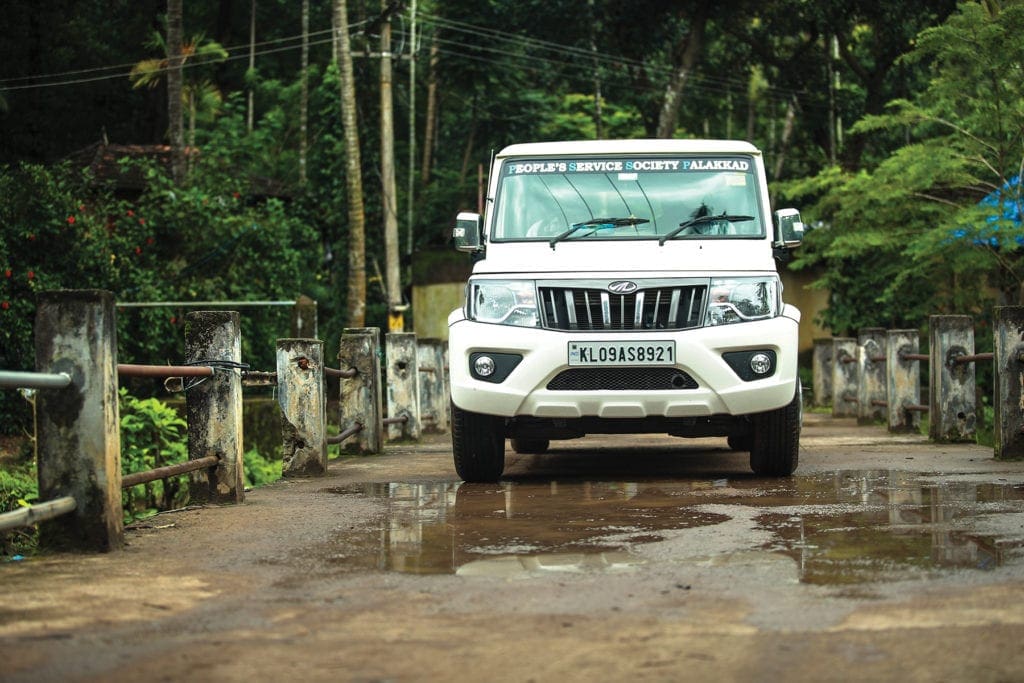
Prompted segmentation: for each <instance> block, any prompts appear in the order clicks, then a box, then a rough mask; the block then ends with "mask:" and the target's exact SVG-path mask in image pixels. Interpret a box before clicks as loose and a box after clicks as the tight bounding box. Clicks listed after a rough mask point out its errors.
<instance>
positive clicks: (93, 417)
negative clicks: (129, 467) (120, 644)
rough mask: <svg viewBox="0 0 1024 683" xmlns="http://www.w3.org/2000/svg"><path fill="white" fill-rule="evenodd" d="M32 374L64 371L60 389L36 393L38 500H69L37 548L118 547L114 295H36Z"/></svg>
mask: <svg viewBox="0 0 1024 683" xmlns="http://www.w3.org/2000/svg"><path fill="white" fill-rule="evenodd" d="M36 302H37V307H36V321H35V340H36V370H37V371H38V372H45V373H54V374H56V373H61V372H65V373H67V374H68V375H70V376H71V384H70V386H68V387H65V388H64V389H41V390H39V391H38V393H37V394H36V439H37V441H36V445H37V449H38V453H39V465H38V467H39V470H38V476H39V500H40V501H43V502H45V501H49V500H52V499H54V498H58V497H62V496H72V497H73V498H74V499H75V505H76V507H75V510H74V512H70V513H68V514H66V515H62V516H60V517H57V518H56V519H53V520H51V521H48V522H44V523H42V524H41V525H40V529H39V541H40V544H41V545H42V546H43V547H46V548H50V549H55V550H56V549H60V550H94V551H95V550H99V551H102V552H107V551H110V550H116V549H118V548H120V547H122V546H123V545H124V526H123V521H122V520H123V513H122V511H121V440H120V431H119V427H120V411H119V409H118V403H117V400H118V399H117V337H116V335H117V324H116V318H115V313H114V297H113V295H112V294H111V293H110V292H106V291H100V290H76V291H51V292H42V293H40V294H39V295H38V297H37V299H36Z"/></svg>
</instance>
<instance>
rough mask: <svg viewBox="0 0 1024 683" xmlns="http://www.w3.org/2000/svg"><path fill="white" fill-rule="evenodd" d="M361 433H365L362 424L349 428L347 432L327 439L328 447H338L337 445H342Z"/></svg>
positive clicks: (358, 423)
mask: <svg viewBox="0 0 1024 683" xmlns="http://www.w3.org/2000/svg"><path fill="white" fill-rule="evenodd" d="M361 431H363V425H362V423H361V422H357V423H356V424H355V426H353V427H349V428H348V429H346V430H345V431H343V432H340V433H338V434H337V435H335V436H329V437H327V439H326V441H327V445H329V446H336V445H338V444H340V443H341V442H342V441H344V440H345V439H347V438H349V437H350V436H355V435H356V434H358V433H359V432H361Z"/></svg>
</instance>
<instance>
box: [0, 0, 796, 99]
mask: <svg viewBox="0 0 1024 683" xmlns="http://www.w3.org/2000/svg"><path fill="white" fill-rule="evenodd" d="M417 19H418V21H421V22H422V24H423V25H425V26H428V27H433V28H434V29H435V31H437V33H435V35H434V36H433V40H434V41H436V42H437V43H438V44H439V45H440V46H441V47H439V48H438V52H440V53H441V54H444V55H447V56H449V57H452V58H455V59H460V60H465V61H470V62H476V63H483V64H487V65H490V66H497V67H501V68H507V69H514V68H517V67H518V68H522V69H532V70H534V71H541V70H543V71H544V72H548V71H549V70H550V69H551V68H557V69H559V70H560V71H561V72H562V73H563V74H564V75H574V74H575V75H578V76H589V75H590V74H592V73H593V69H594V65H597V66H598V67H599V68H602V69H603V70H602V77H603V78H604V79H605V80H606V81H611V82H623V83H626V84H628V85H631V86H633V87H636V84H635V82H633V80H632V79H631V77H630V76H629V71H630V70H631V69H632V70H637V69H643V70H645V71H646V72H647V73H649V74H651V75H653V76H656V77H663V78H664V77H668V76H669V75H671V74H672V73H673V71H674V69H673V68H672V67H671V66H669V65H659V64H651V63H650V62H647V61H643V60H638V59H633V58H630V57H626V56H623V55H610V54H607V53H595V52H593V51H591V50H590V49H586V48H581V47H574V46H571V45H565V44H561V43H556V42H552V41H546V40H542V39H539V38H533V37H529V36H522V35H517V34H513V33H510V32H507V31H501V30H499V29H492V28H488V27H483V26H476V25H474V24H469V23H466V22H460V21H456V20H453V19H446V18H443V17H439V16H436V15H432V14H429V13H417ZM371 23H373V20H364V21H362V22H358V23H355V24H351V25H350V26H349V29H350V35H351V36H353V37H355V36H358V35H360V34H361V35H363V36H365V37H367V38H371V39H372V38H374V35H373V34H368V33H366V32H365V30H363V29H362V28H361V27H364V26H366V25H367V24H371ZM446 32H452V33H455V34H456V36H455V37H452V38H449V37H445V33H446ZM333 33H334V30H333V29H323V30H319V31H313V32H311V33H309V34H308V35H309V36H310V37H312V38H314V39H313V40H308V41H307V43H308V44H309V45H310V46H316V45H324V44H328V43H331V42H333ZM325 35H326V36H327V37H326V38H321V39H316V37H317V36H325ZM395 36H396V37H397V38H398V39H400V40H401V41H407V40H408V41H411V40H412V37H411V36H409V35H408V31H407V29H405V28H404V26H401V27H399V28H398V29H397V30H396V32H395ZM460 36H469V37H471V38H480V37H487V38H490V39H492V40H494V41H497V42H500V44H499V45H493V46H487V45H479V44H473V43H469V42H464V41H463V40H459V39H457V38H458V37H460ZM301 40H302V35H301V34H299V35H292V36H285V37H282V38H276V39H272V40H266V41H261V42H260V43H257V44H256V45H257V47H258V48H265V49H257V50H256V51H255V53H254V54H255V56H256V57H261V56H266V55H271V54H278V53H282V52H287V51H290V50H297V49H301ZM297 41H299V42H297ZM417 44H418V46H419V45H422V42H421V41H417ZM501 45H504V46H505V47H501ZM268 46H273V47H268ZM249 50H250V46H249V45H248V44H245V45H236V46H231V47H228V48H225V51H227V52H228V57H226V58H205V59H204V58H197V57H192V58H191V59H189V61H187V62H186V63H185V64H183V65H182V69H183V70H189V69H196V68H200V67H203V66H207V65H210V64H222V63H224V62H233V61H237V60H241V59H248V57H249ZM531 51H533V52H531ZM537 51H539V52H542V53H544V54H536V52H537ZM236 52H237V54H235V53H236ZM474 53H476V54H474ZM480 53H483V54H480ZM552 53H554V54H552ZM484 55H493V58H489V57H487V56H484ZM133 66H135V64H119V65H112V66H104V67H94V68H90V69H77V70H73V71H63V72H56V73H51V74H43V75H35V76H19V77H13V78H6V79H0V91H3V92H12V91H19V90H31V89H39V88H48V87H61V86H67V85H80V84H86V83H93V82H98V81H105V80H112V79H122V78H129V77H130V75H131V74H130V71H124V69H126V68H127V69H130V68H131V67H133ZM115 70H119V71H116V73H107V72H110V71H115ZM168 71H170V67H165V68H162V69H158V70H156V71H155V73H156V74H163V73H166V72H168ZM83 74H98V75H94V76H83V77H81V78H71V79H68V78H66V77H67V76H76V75H83ZM57 79H62V80H57ZM25 80H38V81H43V82H36V83H28V84H23V85H17V84H16V83H19V82H21V81H25ZM11 83H15V85H6V84H11ZM687 87H688V88H692V89H694V90H697V91H703V92H706V93H711V94H715V95H719V94H725V95H729V94H735V93H737V92H743V91H744V90H745V89H746V87H747V82H746V81H745V80H741V79H729V78H717V77H713V76H709V75H707V74H703V73H700V72H696V71H695V72H694V73H691V74H690V76H689V78H688V82H687ZM650 89H651V91H652V92H655V91H657V92H660V91H661V89H662V88H661V86H660V85H653V84H652V85H651V86H650ZM766 92H767V94H768V95H769V96H773V95H774V97H775V98H777V99H778V98H784V99H789V98H791V97H794V96H795V97H797V98H798V99H799V100H800V101H801V104H802V106H805V107H806V106H808V104H809V103H808V102H807V101H806V99H807V98H808V97H809V93H808V92H806V91H797V90H791V89H787V88H782V87H778V86H771V85H770V86H768V87H767V88H766ZM811 106H813V105H811Z"/></svg>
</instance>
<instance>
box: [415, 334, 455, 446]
mask: <svg viewBox="0 0 1024 683" xmlns="http://www.w3.org/2000/svg"><path fill="white" fill-rule="evenodd" d="M442 344H443V342H441V341H438V340H437V339H424V340H422V341H420V342H419V343H418V344H417V345H416V362H417V364H418V365H419V368H418V370H419V397H420V420H421V421H422V423H423V432H425V433H433V434H443V433H444V432H446V431H448V418H447V411H446V408H445V391H444V348H443V346H442Z"/></svg>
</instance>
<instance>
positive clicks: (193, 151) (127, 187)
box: [66, 141, 292, 199]
mask: <svg viewBox="0 0 1024 683" xmlns="http://www.w3.org/2000/svg"><path fill="white" fill-rule="evenodd" d="M199 154H200V150H199V149H198V148H196V147H186V148H185V155H186V156H199ZM145 160H148V161H152V162H155V163H156V164H157V165H158V166H160V167H162V168H163V169H164V171H165V172H166V173H168V174H170V172H171V146H170V145H116V144H111V143H109V142H104V141H99V142H94V143H93V144H91V145H89V146H88V147H85V148H83V149H80V150H78V151H77V152H73V153H72V154H70V155H68V157H67V158H66V161H69V162H71V163H72V164H74V165H75V166H78V167H79V168H83V169H88V170H89V171H90V172H91V173H92V176H93V179H94V182H96V183H97V184H111V185H113V186H114V189H116V190H119V191H128V192H142V191H143V190H145V189H146V174H145V172H144V168H143V166H142V165H141V164H124V163H122V162H123V161H145ZM249 194H250V195H251V196H253V197H264V198H265V197H277V198H279V199H290V198H291V194H292V193H291V191H290V189H289V187H288V185H287V184H286V183H285V182H283V181H281V180H277V179H275V178H266V177H258V176H253V177H250V178H249Z"/></svg>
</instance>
